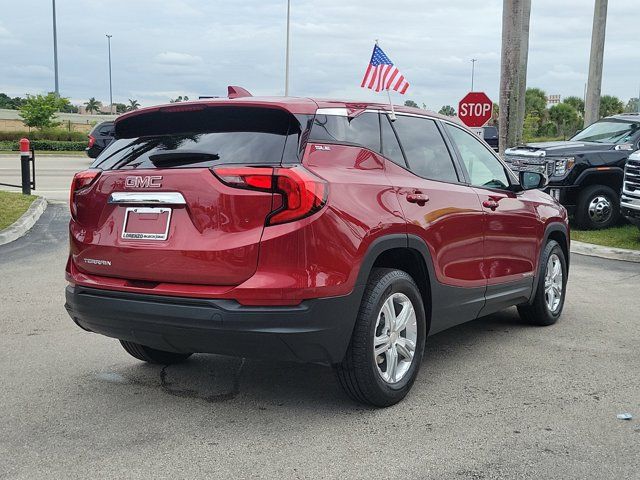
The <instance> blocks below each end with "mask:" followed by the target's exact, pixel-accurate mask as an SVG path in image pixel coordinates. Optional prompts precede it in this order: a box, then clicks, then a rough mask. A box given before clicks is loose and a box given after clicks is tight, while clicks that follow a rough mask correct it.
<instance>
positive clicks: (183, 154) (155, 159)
mask: <svg viewBox="0 0 640 480" xmlns="http://www.w3.org/2000/svg"><path fill="white" fill-rule="evenodd" d="M149 160H151V163H153V165H154V166H156V167H177V166H179V165H190V164H192V163H200V162H203V161H206V160H220V155H218V154H217V153H207V152H200V151H197V150H170V151H165V152H162V151H161V152H156V153H153V154H151V155H149Z"/></svg>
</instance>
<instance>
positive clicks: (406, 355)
mask: <svg viewBox="0 0 640 480" xmlns="http://www.w3.org/2000/svg"><path fill="white" fill-rule="evenodd" d="M417 338H418V326H417V320H416V311H415V309H414V307H413V303H411V300H410V299H409V297H407V296H406V295H405V294H403V293H394V294H392V295H391V296H389V297H388V298H387V299H386V300H385V302H384V303H383V304H382V308H381V309H380V312H379V313H378V318H377V321H376V329H375V334H374V338H373V356H374V361H375V364H376V368H377V370H378V373H379V375H380V377H381V378H382V379H383V380H384V381H385V382H387V383H397V382H399V381H400V380H402V378H403V377H404V376H405V375H406V374H407V372H408V371H409V368H411V364H412V363H413V358H414V355H415V351H416V341H417Z"/></svg>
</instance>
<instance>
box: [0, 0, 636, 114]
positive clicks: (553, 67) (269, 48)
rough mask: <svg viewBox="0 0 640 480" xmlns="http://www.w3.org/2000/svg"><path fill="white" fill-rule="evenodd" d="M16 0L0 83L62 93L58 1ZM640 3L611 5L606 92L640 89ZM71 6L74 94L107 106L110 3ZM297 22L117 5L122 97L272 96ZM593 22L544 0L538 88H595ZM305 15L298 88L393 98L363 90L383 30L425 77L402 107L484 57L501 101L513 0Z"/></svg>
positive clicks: (372, 5)
mask: <svg viewBox="0 0 640 480" xmlns="http://www.w3.org/2000/svg"><path fill="white" fill-rule="evenodd" d="M5 3H6V4H7V5H3V11H2V13H3V18H11V24H8V23H7V22H6V21H5V22H4V24H3V23H0V58H2V60H3V62H2V64H0V83H1V84H0V91H2V89H5V91H6V92H7V93H8V94H12V95H23V94H24V93H25V90H27V91H33V92H34V93H35V92H36V91H48V90H51V89H52V88H53V73H52V68H53V51H52V44H51V12H50V9H48V8H42V7H41V1H40V0H23V1H22V2H5ZM49 3H50V2H49ZM637 3H638V1H637V0H616V2H610V4H609V13H608V22H607V43H606V47H605V58H604V75H603V93H608V94H614V95H617V96H620V97H621V98H622V99H623V100H624V101H626V99H628V98H629V97H631V96H637V89H638V87H637V85H638V80H637V79H638V78H640V72H638V69H639V68H640V67H638V65H640V49H638V48H636V46H637V38H636V37H637V33H636V31H637V28H636V23H637V19H636V17H634V16H633V15H629V12H633V11H635V10H636V7H637ZM57 8H58V41H59V44H58V51H59V63H60V87H61V93H62V94H63V95H65V96H70V97H72V98H89V97H91V96H95V97H96V98H99V99H101V100H105V99H106V98H108V93H109V85H108V67H107V45H106V39H105V38H104V33H105V32H104V31H103V30H104V29H103V28H98V27H96V24H95V22H93V23H91V22H86V21H85V19H86V18H102V16H104V2H102V1H100V0H82V1H81V0H66V1H65V2H59V3H58V5H57ZM285 16H286V2H283V1H282V0H244V1H243V2H221V1H216V2H203V1H201V0H163V1H162V2H158V1H157V0H136V1H135V2H132V1H131V0H111V1H110V3H109V18H110V19H111V20H110V21H109V25H108V29H109V33H111V34H113V38H112V64H113V87H114V100H116V101H126V99H127V98H137V99H138V100H139V101H140V102H142V103H143V104H145V105H150V104H154V103H164V102H166V101H168V99H169V98H172V97H173V98H175V97H176V96H178V95H185V94H186V95H189V97H197V96H198V95H225V94H226V86H227V85H229V84H234V85H242V86H244V87H245V88H247V89H248V90H249V91H251V92H252V93H254V94H258V95H260V94H264V95H280V94H282V93H283V90H284V47H285V26H286V24H285ZM592 19H593V0H589V1H587V0H563V1H562V2H559V1H558V0H535V1H534V2H533V4H532V14H531V36H530V52H529V65H528V70H527V72H528V83H529V85H530V86H536V87H540V88H542V89H544V90H546V91H547V92H548V93H559V94H561V95H563V96H567V95H578V96H582V92H583V90H584V83H585V81H586V75H587V71H588V61H589V48H590V36H591V27H592ZM291 20H292V25H291V79H290V85H291V92H292V93H293V94H294V95H299V96H317V97H346V98H351V99H356V100H357V99H363V100H379V99H381V98H382V97H380V95H378V94H375V93H373V92H370V91H368V90H365V89H361V88H360V81H361V79H362V75H363V74H364V70H365V68H366V65H367V62H368V60H369V57H370V55H371V49H372V47H373V42H374V40H375V39H376V38H379V39H380V44H381V46H382V48H383V49H384V50H385V52H386V53H387V54H388V55H389V57H390V58H391V59H392V60H393V61H394V62H395V63H396V65H398V67H399V68H400V69H401V71H402V72H403V73H404V74H405V76H406V77H407V79H408V80H409V82H410V84H411V86H410V88H409V91H408V93H407V95H405V96H404V97H401V96H399V95H394V100H395V101H397V102H403V101H404V100H406V99H412V100H414V101H416V102H417V103H418V104H422V103H426V104H427V105H428V106H430V107H431V108H433V109H435V110H438V109H439V108H440V106H441V105H445V104H450V105H455V104H457V103H458V100H459V99H460V98H461V97H462V96H463V95H464V94H465V93H466V92H467V91H468V89H469V87H470V83H471V62H470V60H471V58H477V59H478V62H476V64H475V88H476V89H481V90H484V91H486V92H487V94H488V95H489V97H490V98H492V99H494V100H497V98H498V87H499V78H500V51H501V25H502V0H484V1H482V2H478V1H477V0H456V1H450V2H442V1H440V2H436V1H429V2H427V1H425V0H422V1H419V0H395V1H394V2H392V3H391V2H389V1H388V0H350V1H348V2H347V1H344V0H323V1H322V2H318V1H317V0H296V1H295V2H292V11H291ZM105 28H106V27H105ZM23 32H24V35H25V36H24V37H22V33H23ZM27 32H28V33H27ZM27 34H28V37H27V36H26V35H27ZM27 38H28V42H27V41H26V39H27ZM20 39H25V41H24V42H23V41H21V40H20ZM7 42H11V44H9V43H7ZM16 42H19V43H16ZM16 45H19V48H16ZM9 66H11V67H16V68H18V70H9V68H10V67H9ZM2 84H4V86H3V85H2ZM16 85H17V86H18V87H17V88H16V87H15V86H16Z"/></svg>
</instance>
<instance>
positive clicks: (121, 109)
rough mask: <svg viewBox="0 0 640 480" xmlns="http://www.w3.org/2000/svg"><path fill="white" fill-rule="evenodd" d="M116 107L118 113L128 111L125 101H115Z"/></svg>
mask: <svg viewBox="0 0 640 480" xmlns="http://www.w3.org/2000/svg"><path fill="white" fill-rule="evenodd" d="M113 106H114V107H116V113H124V112H126V111H127V106H126V105H125V104H124V103H114V104H113Z"/></svg>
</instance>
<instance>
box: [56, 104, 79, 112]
mask: <svg viewBox="0 0 640 480" xmlns="http://www.w3.org/2000/svg"><path fill="white" fill-rule="evenodd" d="M60 111H61V112H64V113H78V106H77V105H71V103H67V104H66V105H62V106H61V107H60Z"/></svg>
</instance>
